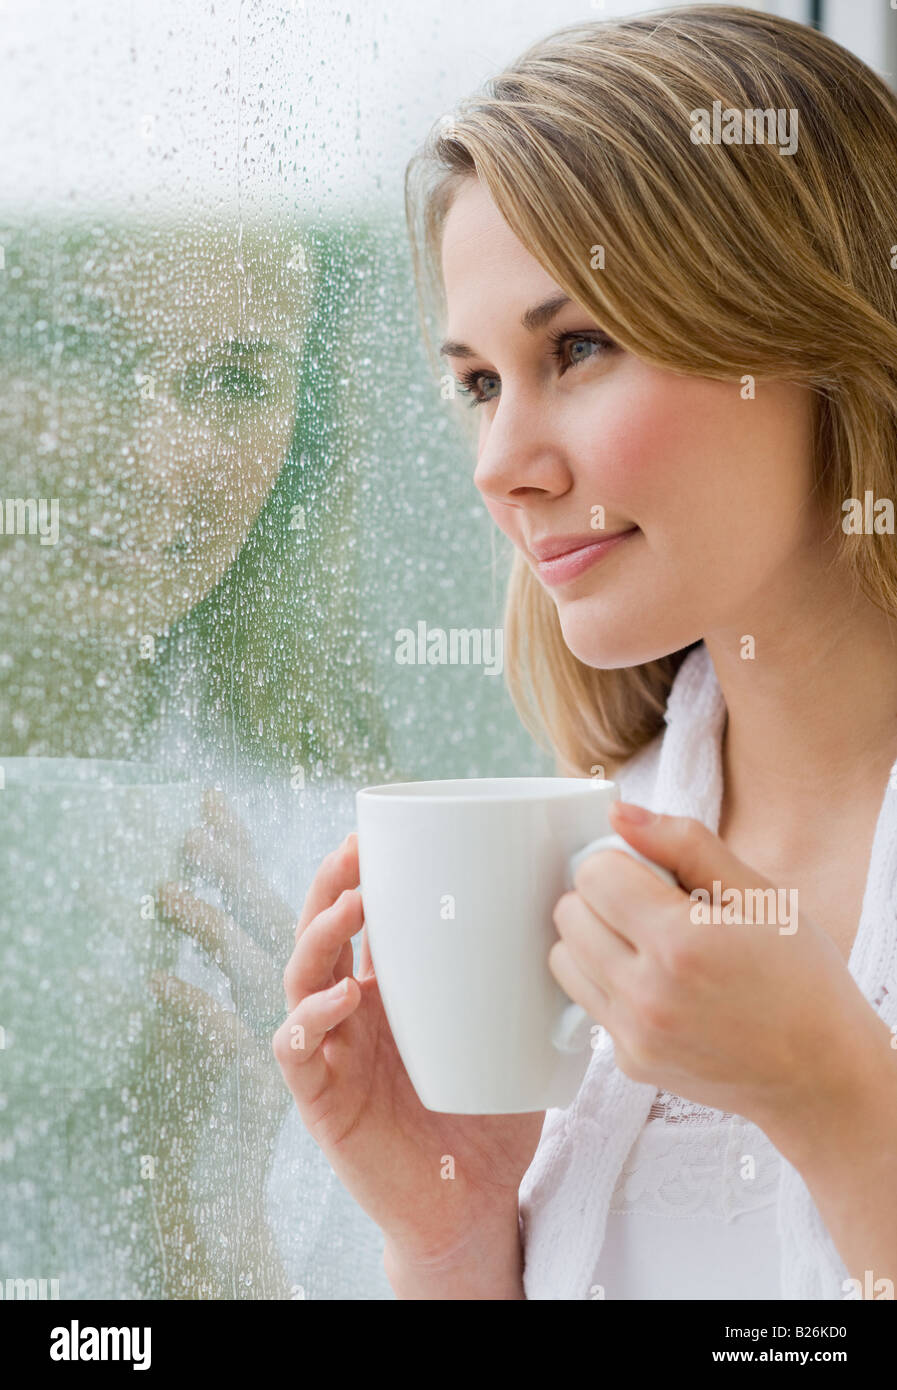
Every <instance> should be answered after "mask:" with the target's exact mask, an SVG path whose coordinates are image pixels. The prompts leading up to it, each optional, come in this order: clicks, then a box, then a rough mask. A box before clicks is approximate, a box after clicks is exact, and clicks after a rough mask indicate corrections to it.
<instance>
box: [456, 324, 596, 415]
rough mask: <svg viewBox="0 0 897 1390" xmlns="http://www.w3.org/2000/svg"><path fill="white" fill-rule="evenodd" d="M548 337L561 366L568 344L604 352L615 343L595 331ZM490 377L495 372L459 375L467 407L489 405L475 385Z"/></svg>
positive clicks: (576, 364) (460, 386)
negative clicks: (590, 346) (592, 345)
mask: <svg viewBox="0 0 897 1390" xmlns="http://www.w3.org/2000/svg"><path fill="white" fill-rule="evenodd" d="M549 336H550V338H551V342H552V349H551V356H552V357H553V358H555V360H556V361H557V362H560V363H561V364H562V366H563V362H564V352H565V349H566V347H567V344H568V343H569V342H579V341H580V340H582V341H584V342H587V343H595V344H596V346H597V347H600V348H603V349H605V350H607V349H608V348H613V347H616V343H614V342H612V341H611V339H610V338H608V336H607V334H606V333H600V332H596V331H592V332H589V333H552V334H550V335H549ZM597 356H598V353H591V354H590V355H589V356H588V357H586V358H584V359H583V361H585V362H590V361H591V360H592V358H593V357H597ZM581 366H582V362H570V363H567V365H566V366H563V370H564V371H566V370H567V368H568V367H581ZM490 376H495V372H484V371H477V370H473V371H469V372H462V373H461V376H460V377H459V380H458V385H459V389H460V390H461V392H462V393H463V394H464V395H465V396H469V397H470V400H469V401H468V405H470V406H477V405H488V404H489V402H488V401H485V400H483V399H482V397H481V396H478V395H477V394H476V384H477V382H478V381H479V379H480V377H490ZM497 399H498V397H497V396H490V397H489V400H497Z"/></svg>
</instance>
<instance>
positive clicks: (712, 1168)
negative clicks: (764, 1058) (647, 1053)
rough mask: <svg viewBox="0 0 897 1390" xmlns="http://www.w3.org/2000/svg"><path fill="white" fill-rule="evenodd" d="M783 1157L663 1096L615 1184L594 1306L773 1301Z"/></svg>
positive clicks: (746, 1127) (738, 1127) (750, 1133)
mask: <svg viewBox="0 0 897 1390" xmlns="http://www.w3.org/2000/svg"><path fill="white" fill-rule="evenodd" d="M781 1162H782V1159H781V1155H780V1153H779V1152H778V1150H777V1149H776V1148H775V1147H774V1146H773V1144H772V1143H771V1142H770V1140H769V1139H768V1138H767V1137H766V1135H765V1134H764V1133H763V1131H762V1130H761V1129H758V1128H757V1126H756V1125H754V1124H752V1123H751V1122H750V1121H749V1120H745V1119H744V1118H743V1117H742V1116H740V1115H730V1114H725V1113H723V1112H721V1111H719V1110H712V1109H710V1108H708V1107H706V1106H701V1105H693V1104H692V1102H691V1101H686V1100H683V1099H682V1097H681V1096H675V1095H672V1094H671V1093H670V1092H669V1091H661V1092H659V1093H658V1095H657V1099H656V1100H655V1101H654V1104H653V1105H652V1106H651V1110H650V1113H649V1115H648V1119H647V1120H646V1122H645V1125H644V1128H643V1129H642V1130H641V1132H640V1134H639V1135H638V1136H637V1137H636V1140H635V1143H634V1144H633V1146H632V1149H631V1150H630V1153H629V1155H628V1157H627V1159H626V1162H625V1163H624V1164H623V1167H622V1168H621V1169H620V1172H619V1174H618V1176H617V1184H616V1187H615V1188H614V1192H613V1196H612V1198H611V1204H610V1210H609V1213H608V1218H607V1229H606V1231H605V1235H604V1244H603V1245H602V1247H601V1253H600V1256H599V1258H598V1263H597V1266H596V1269H595V1280H594V1283H593V1284H592V1286H591V1288H590V1293H589V1297H590V1298H606V1299H621V1298H677V1299H684V1298H699V1299H717V1298H773V1299H775V1298H779V1297H780V1293H779V1238H778V1235H777V1233H776V1197H777V1194H778V1186H779V1180H780V1177H781Z"/></svg>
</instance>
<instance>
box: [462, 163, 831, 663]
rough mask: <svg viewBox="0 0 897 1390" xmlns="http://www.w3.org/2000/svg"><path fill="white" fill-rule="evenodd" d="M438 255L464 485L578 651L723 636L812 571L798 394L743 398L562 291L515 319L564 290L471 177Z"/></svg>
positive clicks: (753, 627)
mask: <svg viewBox="0 0 897 1390" xmlns="http://www.w3.org/2000/svg"><path fill="white" fill-rule="evenodd" d="M583 254H584V255H588V254H589V252H588V249H586V250H584V253H583ZM611 264H612V263H611V258H610V254H608V269H607V270H606V271H601V270H596V271H595V274H596V275H601V274H612V273H613V272H612V268H611ZM442 267H443V275H444V279H445V287H446V295H447V303H448V325H447V335H446V337H447V341H446V344H445V345H444V348H443V350H444V352H445V355H446V358H447V360H448V362H449V363H450V365H451V367H452V369H453V371H454V373H455V376H456V378H457V379H458V380H459V381H461V380H462V379H465V380H466V382H467V384H468V387H469V389H471V390H472V391H473V394H474V396H475V397H477V398H479V399H480V400H481V401H482V404H478V405H477V406H476V407H475V408H476V409H477V410H478V411H479V420H480V432H479V445H478V451H477V455H478V456H477V467H476V473H475V478H474V481H475V482H476V485H477V487H478V488H479V489H480V492H481V493H482V494H483V498H484V500H485V503H486V506H487V508H488V510H489V512H490V514H491V515H492V517H493V518H494V520H495V521H496V523H497V524H498V525H499V526H500V527H501V529H502V530H503V531H504V532H505V534H506V535H507V536H508V537H509V538H510V539H511V540H512V541H513V543H514V544H515V545H516V546H517V547H518V548H519V549H520V551H521V552H522V554H523V555H524V557H525V559H526V560H527V562H528V564H529V565H530V567H531V569H532V570H533V573H534V574H535V575H536V576H537V578H538V579H539V581H540V582H541V583H542V584H544V585H545V587H546V588H547V590H548V593H549V594H550V595H551V597H552V599H553V600H554V602H555V604H556V605H557V610H558V615H559V618H560V623H561V628H562V631H563V635H564V639H565V641H566V643H567V646H568V647H569V648H570V650H571V651H572V652H573V653H574V655H575V656H577V657H578V658H579V660H580V661H583V662H585V663H586V664H587V665H590V666H595V667H601V668H605V669H610V668H614V667H622V666H634V665H639V664H641V663H643V662H646V661H650V660H654V659H656V658H657V657H661V656H664V655H667V654H668V653H670V652H674V651H678V650H679V649H681V648H682V647H685V646H687V645H688V644H689V643H691V642H694V641H697V640H698V639H700V638H702V637H704V638H706V637H707V636H708V635H709V634H712V633H718V634H719V635H720V638H721V639H722V640H725V641H727V642H728V641H732V642H738V641H739V640H740V638H741V637H742V636H743V635H744V634H745V633H751V634H755V635H756V634H758V633H759V630H760V629H762V628H764V625H767V626H768V624H769V623H770V622H773V623H774V622H775V620H776V615H777V614H779V613H781V612H784V611H788V608H789V606H791V603H792V601H793V596H794V586H795V585H796V584H798V583H799V582H801V581H803V582H804V583H806V581H807V580H808V579H809V578H811V577H812V575H813V573H814V572H815V571H816V570H817V569H818V567H819V565H820V535H821V529H822V518H821V516H820V515H819V514H818V513H817V512H816V510H815V509H814V507H813V506H812V505H810V503H811V492H812V489H813V481H814V479H813V470H812V453H811V448H812V428H813V416H812V395H811V393H810V392H809V391H807V390H806V389H804V388H803V387H799V386H795V385H791V384H787V383H784V382H761V381H758V382H757V384H756V388H755V389H756V397H755V399H753V400H751V399H747V400H746V399H742V384H741V381H740V379H739V380H734V381H732V382H720V381H714V380H710V379H709V378H706V377H690V376H682V375H679V374H677V373H675V372H672V371H667V370H664V369H661V368H659V367H655V366H652V365H650V364H649V363H647V362H645V361H643V360H642V359H640V358H638V357H635V356H633V355H632V354H631V353H629V352H626V351H624V350H623V349H621V348H619V347H617V346H616V345H615V344H612V343H610V342H609V340H608V339H607V337H606V335H603V334H602V333H601V330H600V325H599V324H598V323H597V322H596V320H595V319H593V318H591V317H590V315H589V314H588V313H586V312H584V311H583V310H582V309H581V308H580V307H579V306H578V305H577V304H575V303H574V302H572V301H568V302H567V303H566V304H565V305H563V306H562V307H560V308H559V309H558V310H557V311H556V312H554V313H553V314H551V316H550V318H548V316H547V313H548V311H546V314H543V315H540V316H537V318H536V322H535V323H532V322H531V323H530V324H529V326H524V324H523V323H522V322H521V319H522V317H523V315H524V314H525V313H526V312H527V311H530V310H532V309H533V308H535V307H536V306H539V305H541V304H543V302H544V301H546V300H549V299H551V298H554V297H557V296H559V295H562V294H563V291H561V290H560V287H559V286H558V285H557V283H556V282H555V281H554V280H552V278H551V277H550V275H548V273H547V272H546V271H545V270H544V269H543V268H542V266H540V264H539V263H538V261H536V260H535V259H534V258H533V257H532V256H531V255H530V254H529V252H528V251H527V250H526V249H525V248H524V246H523V245H522V244H521V243H520V242H519V241H518V240H517V238H516V237H515V236H514V234H513V232H511V230H510V229H509V227H508V226H507V224H506V223H505V222H504V221H503V219H502V217H501V215H500V214H499V212H498V210H497V208H496V207H495V204H494V203H493V202H492V200H491V198H490V197H489V195H488V193H487V192H486V190H485V188H484V187H483V185H482V184H481V183H480V182H479V180H476V179H468V180H467V181H466V182H465V183H464V184H463V185H462V186H461V189H460V191H459V193H458V194H457V196H456V199H455V201H454V203H453V205H452V208H451V210H450V212H449V214H448V217H447V220H446V224H445V228H444V233H443V245H442ZM464 347H466V348H469V352H467V351H464V350H462V349H463V348H464ZM556 352H557V353H559V354H560V358H558V357H556V356H555V353H556ZM749 370H750V367H749V366H746V367H745V371H746V372H748V371H749ZM600 509H603V512H602V511H601V510H600ZM595 523H597V527H596V525H595ZM602 523H603V527H602ZM624 532H626V533H628V534H625V535H621V536H620V539H618V540H616V541H614V542H613V543H612V544H608V545H606V546H604V547H601V546H600V545H599V546H596V544H595V543H596V542H597V541H600V540H601V538H602V537H607V538H608V539H609V538H610V537H611V536H613V535H614V534H617V533H624ZM573 547H579V548H580V553H579V555H578V556H571V557H570V558H569V559H567V560H555V561H554V562H553V563H548V562H546V561H545V560H544V558H543V557H544V553H545V551H546V550H547V551H552V552H556V551H558V550H567V551H570V550H571V548H573ZM584 547H591V548H590V549H586V548H584Z"/></svg>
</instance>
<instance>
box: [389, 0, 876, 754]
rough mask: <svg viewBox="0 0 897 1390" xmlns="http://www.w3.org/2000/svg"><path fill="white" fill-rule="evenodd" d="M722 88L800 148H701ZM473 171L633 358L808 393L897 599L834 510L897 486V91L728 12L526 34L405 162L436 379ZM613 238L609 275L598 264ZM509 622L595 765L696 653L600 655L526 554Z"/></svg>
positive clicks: (806, 33)
mask: <svg viewBox="0 0 897 1390" xmlns="http://www.w3.org/2000/svg"><path fill="white" fill-rule="evenodd" d="M716 100H719V101H721V102H722V107H723V109H725V108H726V107H734V108H736V109H739V110H742V111H755V112H756V113H757V116H758V117H759V116H760V114H761V112H760V110H759V109H758V108H762V109H769V108H773V109H774V110H784V111H786V112H789V111H791V110H792V109H796V110H797V112H798V118H799V139H798V147H797V150H796V151H795V152H794V153H792V154H783V153H780V151H779V148H778V146H777V145H775V144H772V143H770V144H755V145H748V144H721V143H720V144H706V145H700V146H698V145H696V144H695V143H694V142H693V141H692V139H691V130H692V127H693V124H694V122H693V120H692V115H691V113H693V112H695V111H697V110H698V109H699V108H703V109H705V110H707V111H711V110H712V109H713V103H714V101H716ZM792 119H793V118H792ZM471 177H474V178H477V177H478V178H479V179H480V180H481V181H482V183H483V184H484V186H485V187H486V189H487V191H488V193H489V195H490V197H491V198H492V200H493V201H494V203H495V204H496V206H497V207H498V209H499V211H500V212H501V214H502V216H503V218H504V219H505V221H506V222H507V224H508V226H509V227H510V228H511V230H512V231H513V232H514V234H515V236H516V237H517V238H518V240H519V241H520V242H522V244H523V245H524V246H525V247H526V248H527V250H528V251H529V252H530V254H531V255H532V256H533V257H534V258H535V259H536V260H538V261H539V262H540V264H541V265H542V266H544V268H545V269H546V270H547V271H548V272H549V273H550V274H551V276H552V277H553V278H554V279H555V280H556V281H557V283H558V285H560V286H561V287H562V289H563V290H564V291H565V292H566V293H567V294H568V295H570V296H571V297H572V298H573V299H574V300H575V301H576V302H577V303H579V304H581V305H582V306H583V307H584V308H585V309H586V310H587V311H588V312H589V313H590V314H591V315H592V316H593V317H594V318H595V319H597V321H598V322H599V323H600V324H601V326H602V328H603V329H604V330H606V332H607V333H608V334H609V335H610V337H611V338H612V339H614V340H615V341H616V342H617V343H619V344H620V345H621V346H622V347H624V348H625V349H627V350H628V351H631V352H633V353H635V354H637V355H638V356H640V357H641V358H643V359H644V360H645V361H648V362H651V363H654V364H656V365H657V366H660V367H664V368H668V369H671V370H674V371H677V372H682V373H685V374H688V375H693V376H704V377H713V378H717V379H720V380H732V379H738V378H740V377H742V376H743V375H744V374H746V373H750V374H752V375H753V376H754V377H755V378H758V379H759V378H763V377H765V378H780V379H783V380H788V381H792V382H795V383H799V384H802V385H804V386H806V387H809V388H810V389H812V390H813V391H814V392H815V417H816V424H815V436H816V438H815V463H816V479H817V491H818V494H819V497H820V501H821V503H822V505H823V507H826V508H830V514H831V519H832V535H835V533H836V532H837V535H838V545H837V548H836V552H835V553H836V556H837V559H838V563H841V562H843V563H844V565H845V566H846V572H847V575H848V576H852V577H853V578H854V579H855V581H856V582H857V584H858V585H859V587H860V589H861V591H862V592H863V593H864V594H865V595H866V596H867V597H868V598H869V599H871V600H872V601H873V602H874V603H876V604H877V605H878V606H879V607H880V608H882V609H883V610H884V611H885V612H888V613H891V614H893V613H895V612H897V552H895V548H894V546H895V543H894V539H893V537H888V536H880V535H877V534H874V535H871V536H866V535H863V536H856V535H845V533H844V532H843V530H842V529H841V527H840V524H839V523H840V514H841V502H842V501H843V500H844V499H846V498H848V497H855V498H862V497H863V496H864V492H865V490H866V489H872V491H873V494H874V495H875V497H881V496H883V495H884V496H890V495H891V493H892V491H893V484H894V476H895V468H894V464H895V458H897V376H895V364H897V328H895V324H897V278H895V277H897V271H895V269H894V268H893V266H892V258H894V257H895V256H897V247H894V246H892V245H891V243H892V241H897V235H895V233H894V219H893V199H894V189H895V187H897V98H895V95H894V93H893V92H892V91H891V90H890V89H889V88H888V87H887V86H886V85H885V84H884V83H883V82H882V81H881V80H880V79H879V78H878V77H877V76H876V75H875V74H874V73H873V72H872V71H871V69H870V68H868V67H866V66H865V65H864V64H863V63H862V62H861V61H860V60H859V59H858V58H856V57H855V56H854V55H853V54H851V53H849V52H847V51H846V50H845V49H843V48H841V47H840V46H839V45H838V44H836V43H834V42H833V41H832V40H830V39H827V38H825V37H824V36H823V35H821V34H819V33H817V32H816V31H815V30H812V29H809V28H805V27H804V26H802V25H800V24H796V23H792V22H791V21H789V20H785V19H781V18H778V17H776V16H774V15H767V14H762V13H760V12H759V11H755V10H745V9H740V8H735V7H729V6H709V5H695V6H689V7H686V8H682V9H676V10H666V11H662V12H658V13H655V14H653V15H640V16H637V17H635V18H631V19H617V20H608V21H597V22H594V21H593V22H584V23H579V24H574V25H570V26H568V27H565V28H564V29H561V30H559V31H558V32H557V33H555V34H552V35H550V36H549V37H548V38H545V39H543V40H541V41H540V42H538V43H536V44H534V45H532V46H531V47H530V48H528V49H527V50H526V51H525V52H524V53H523V54H522V55H521V57H520V58H519V59H518V60H517V61H516V62H515V63H513V64H511V66H510V67H508V68H506V69H505V71H504V72H502V73H501V74H500V75H499V76H497V77H495V78H493V79H491V80H490V81H489V82H488V83H487V84H486V85H485V87H484V88H483V90H482V91H481V92H479V93H477V94H476V95H474V96H473V97H471V98H469V99H468V100H467V101H465V102H463V103H462V104H461V106H460V107H459V108H458V109H457V111H456V112H454V113H453V115H452V116H451V117H450V118H443V120H442V121H441V122H439V123H438V124H437V125H436V126H434V128H433V130H432V131H431V132H430V135H429V136H428V138H427V140H426V141H425V143H424V145H423V146H422V148H421V150H420V151H419V152H418V153H417V154H416V155H415V156H414V157H413V158H412V160H411V161H410V163H409V166H408V169H407V172H406V183H405V203H406V216H407V220H408V228H409V234H410V239H411V246H412V255H413V264H414V273H415V281H416V284H417V289H418V296H419V304H420V308H421V313H422V318H423V322H424V335H425V340H426V343H427V347H428V351H429V353H430V356H431V361H433V363H434V368H435V370H436V371H437V373H438V372H439V371H440V370H441V371H443V372H444V371H445V367H444V365H443V366H442V368H441V369H440V367H439V366H438V358H437V357H436V354H435V352H434V349H433V343H432V339H431V337H430V334H429V326H430V325H431V324H432V323H433V321H434V319H436V318H441V317H442V315H443V313H444V288H443V287H442V284H441V268H440V244H441V233H442V226H443V223H444V219H445V216H446V214H447V212H448V209H449V207H450V206H451V203H452V200H453V197H454V195H455V193H456V191H457V189H458V187H459V186H460V184H461V183H462V182H463V181H464V180H466V179H469V178H471ZM598 245H601V246H603V247H605V248H606V269H605V270H599V271H596V270H593V269H592V264H591V262H592V257H593V254H594V251H595V248H596V246H598ZM894 264H895V265H897V260H895V261H894ZM505 635H506V664H507V679H508V686H509V689H510V692H511V695H512V698H513V700H514V703H515V706H516V708H517V710H518V713H519V714H520V717H521V719H522V720H523V722H524V724H525V726H526V727H527V728H528V729H529V730H530V732H531V733H532V734H533V736H534V737H535V738H536V739H537V740H538V741H539V742H540V743H542V745H543V746H547V747H550V748H552V749H553V750H554V752H555V754H556V755H557V757H558V759H559V761H560V762H561V764H562V765H563V766H564V768H565V769H566V770H568V771H569V772H571V773H572V774H574V775H575V774H579V775H583V776H588V775H589V774H590V772H591V770H592V769H593V768H594V767H595V766H596V764H597V765H602V766H604V767H606V768H607V769H608V772H610V771H612V770H613V768H615V767H616V766H617V765H618V764H619V763H620V762H621V761H623V760H624V759H626V758H628V757H629V756H631V755H632V754H633V753H635V752H637V751H638V749H640V748H641V747H643V746H644V745H645V744H646V743H648V742H649V741H650V740H651V739H652V738H653V737H654V736H655V735H656V734H657V732H658V731H659V730H660V729H661V728H662V725H663V715H664V710H665V708H666V700H667V695H668V693H669V690H670V687H671V685H672V682H673V678H674V676H675V674H676V672H677V670H678V669H679V666H680V665H681V664H682V661H683V660H684V658H685V656H686V654H687V653H688V651H690V650H692V648H691V647H687V648H685V649H683V650H682V651H677V652H673V653H671V654H669V655H667V656H664V657H661V658H659V659H657V660H655V661H650V662H647V663H645V664H644V665H641V666H637V667H629V668H621V669H614V670H599V669H596V668H594V667H590V666H588V665H586V664H585V663H583V662H581V661H579V660H578V658H576V657H575V656H574V655H573V653H572V652H571V651H570V650H569V648H568V647H567V645H566V643H565V642H564V639H563V635H562V632H561V627H560V623H559V620H558V615H557V609H556V607H555V605H554V603H553V601H552V600H551V598H550V597H549V596H548V594H547V593H546V591H545V590H544V588H543V587H542V585H541V584H540V583H539V582H538V580H537V579H536V578H535V577H534V575H533V573H532V571H531V569H530V567H529V565H528V564H527V563H526V561H525V560H524V559H523V557H522V555H520V554H519V553H517V554H515V557H514V565H513V569H512V574H511V579H510V584H509V588H508V594H507V602H506V611H505ZM697 645H698V643H694V644H693V646H697Z"/></svg>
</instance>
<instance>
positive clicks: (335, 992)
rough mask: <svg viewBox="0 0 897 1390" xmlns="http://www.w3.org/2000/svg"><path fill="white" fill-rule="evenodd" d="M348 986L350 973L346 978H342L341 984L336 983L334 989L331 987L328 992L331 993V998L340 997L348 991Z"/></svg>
mask: <svg viewBox="0 0 897 1390" xmlns="http://www.w3.org/2000/svg"><path fill="white" fill-rule="evenodd" d="M348 988H349V977H348V975H347V976H346V978H345V979H344V980H340V982H339V984H338V985H334V986H333V989H329V990H328V991H327V993H328V994H329V995H330V998H331V999H339V998H340V997H341V996H342V995H344V994H345V993H346V991H347V990H348Z"/></svg>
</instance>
